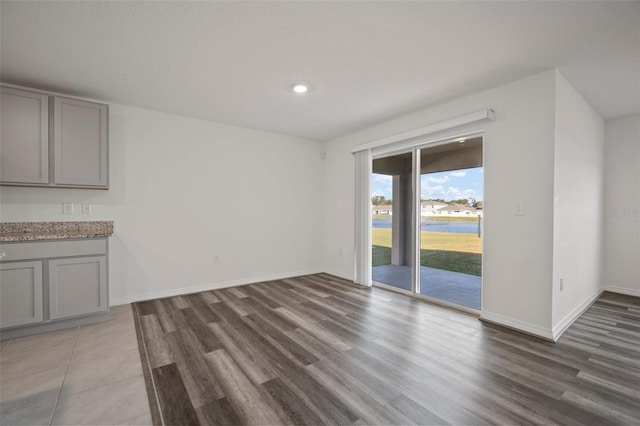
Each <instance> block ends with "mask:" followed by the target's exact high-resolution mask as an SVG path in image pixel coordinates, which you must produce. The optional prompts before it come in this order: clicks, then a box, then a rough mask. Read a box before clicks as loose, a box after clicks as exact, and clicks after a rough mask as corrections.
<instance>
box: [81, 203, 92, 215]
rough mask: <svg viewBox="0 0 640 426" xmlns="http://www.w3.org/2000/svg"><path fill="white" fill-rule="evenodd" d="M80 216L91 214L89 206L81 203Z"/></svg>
mask: <svg viewBox="0 0 640 426" xmlns="http://www.w3.org/2000/svg"><path fill="white" fill-rule="evenodd" d="M82 214H91V204H89V203H82Z"/></svg>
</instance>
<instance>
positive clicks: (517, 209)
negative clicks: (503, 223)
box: [513, 201, 524, 216]
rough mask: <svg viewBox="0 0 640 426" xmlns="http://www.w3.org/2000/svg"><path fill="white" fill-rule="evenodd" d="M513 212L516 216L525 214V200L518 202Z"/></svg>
mask: <svg viewBox="0 0 640 426" xmlns="http://www.w3.org/2000/svg"><path fill="white" fill-rule="evenodd" d="M513 214H514V216H524V201H520V202H518V203H516V205H515V209H514V211H513Z"/></svg>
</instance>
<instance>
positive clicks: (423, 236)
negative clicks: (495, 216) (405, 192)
mask: <svg viewBox="0 0 640 426" xmlns="http://www.w3.org/2000/svg"><path fill="white" fill-rule="evenodd" d="M420 164H421V165H420V180H419V184H420V200H421V201H420V271H419V276H420V279H419V280H418V283H417V285H416V287H417V288H416V292H417V293H419V294H422V295H424V296H428V297H432V298H435V299H438V300H441V301H444V302H447V303H452V304H456V305H461V306H464V307H467V308H472V309H478V310H479V309H480V300H481V294H480V292H481V276H482V268H481V266H482V215H483V212H482V195H483V192H482V188H483V187H482V173H483V167H482V138H481V137H478V138H472V139H468V140H465V141H464V142H460V141H456V142H453V143H449V144H445V145H439V146H435V147H430V148H425V149H421V150H420Z"/></svg>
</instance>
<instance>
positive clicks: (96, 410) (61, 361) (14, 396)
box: [0, 305, 151, 425]
mask: <svg viewBox="0 0 640 426" xmlns="http://www.w3.org/2000/svg"><path fill="white" fill-rule="evenodd" d="M0 424H2V425H97V424H100V425H106V424H109V425H125V424H127V425H149V424H151V413H150V411H149V402H148V399H147V391H146V388H145V383H144V377H143V375H142V364H141V362H140V354H139V352H138V343H137V339H136V332H135V328H134V323H133V313H132V312H131V305H121V306H116V307H112V308H111V312H110V319H109V321H105V322H102V323H99V324H92V325H86V326H82V327H75V328H71V329H67V330H62V331H56V332H51V333H45V334H39V335H36V336H29V337H22V338H18V339H12V340H8V341H3V342H2V344H1V345H0Z"/></svg>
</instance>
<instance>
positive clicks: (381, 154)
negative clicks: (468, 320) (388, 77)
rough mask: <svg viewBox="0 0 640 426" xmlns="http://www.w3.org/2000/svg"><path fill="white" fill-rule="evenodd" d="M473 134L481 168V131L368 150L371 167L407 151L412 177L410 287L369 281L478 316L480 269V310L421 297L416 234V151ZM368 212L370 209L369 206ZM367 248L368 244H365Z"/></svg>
mask: <svg viewBox="0 0 640 426" xmlns="http://www.w3.org/2000/svg"><path fill="white" fill-rule="evenodd" d="M474 137H481V138H482V167H483V168H484V164H485V149H484V145H485V141H486V134H485V132H484V131H475V132H466V133H461V134H456V135H454V136H447V137H445V138H436V139H430V140H424V138H417V139H416V140H415V141H413V142H411V146H407V144H406V141H405V143H403V144H402V146H400V147H398V146H393V145H391V146H381V147H378V148H373V149H372V150H371V157H370V159H371V167H370V170H371V169H372V167H373V161H374V160H377V159H380V158H387V157H392V156H394V155H399V154H406V153H408V152H411V155H412V162H411V164H412V171H411V173H412V178H411V183H412V185H411V196H412V197H413V200H412V201H413V203H412V206H413V208H412V211H411V235H412V239H411V252H412V256H413V259H412V266H411V290H405V289H402V288H398V287H394V286H392V285H389V284H385V283H381V282H378V281H373V280H372V281H371V283H372V285H374V286H376V287H380V288H384V289H386V290H391V291H394V292H396V293H401V294H405V295H408V296H411V297H415V298H417V299H422V300H425V301H428V302H431V303H435V304H438V305H442V306H445V307H447V308H452V309H456V310H459V311H462V312H467V313H471V314H474V315H477V316H479V315H480V314H481V313H482V307H483V306H484V303H483V302H484V291H483V286H484V283H483V276H484V274H483V273H482V272H481V275H480V309H479V310H478V309H473V308H469V307H467V306H462V305H457V304H454V303H450V302H447V301H444V300H440V299H436V298H435V297H430V296H425V295H423V294H420V233H419V232H418V230H419V229H420V219H421V216H420V201H421V200H420V193H419V192H420V184H421V182H420V176H421V175H420V152H421V150H423V149H425V148H433V147H436V146H439V145H446V144H449V143H453V142H456V141H458V140H460V139H470V138H474ZM482 188H483V194H484V173H483V174H482ZM368 196H369V198H371V194H368ZM484 198H485V197H484V196H483V200H482V207H483V211H484V209H485V200H484ZM369 211H371V209H369ZM482 222H483V239H484V217H483V219H482ZM369 228H371V221H369ZM369 250H371V245H370V247H369ZM371 259H372V257H371V256H369V265H368V268H369V270H370V271H371V270H372V267H373V265H372V262H371ZM480 268H481V271H483V270H484V250H483V255H482V264H481V266H480Z"/></svg>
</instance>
